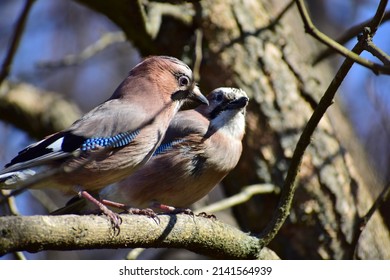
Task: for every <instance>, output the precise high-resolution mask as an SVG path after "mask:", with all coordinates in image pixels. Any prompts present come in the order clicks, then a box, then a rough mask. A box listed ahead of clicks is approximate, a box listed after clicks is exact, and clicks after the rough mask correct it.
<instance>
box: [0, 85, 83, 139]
mask: <svg viewBox="0 0 390 280" xmlns="http://www.w3.org/2000/svg"><path fill="white" fill-rule="evenodd" d="M80 115H81V112H80V110H79V109H78V107H77V106H76V105H75V104H73V103H70V102H68V101H67V100H65V99H63V98H62V97H61V96H60V95H59V94H54V93H53V92H45V91H42V90H39V89H37V88H35V87H33V86H31V85H28V84H12V83H9V82H4V83H3V84H2V85H1V87H0V119H2V120H4V121H6V122H9V123H11V124H13V125H14V126H16V127H19V128H20V129H23V130H24V131H26V132H27V133H29V134H30V135H31V136H32V137H35V138H43V137H45V136H47V135H50V134H52V133H54V132H57V131H59V130H62V129H64V128H65V127H67V126H69V125H70V124H71V123H73V122H74V121H75V120H76V119H78V118H79V117H80Z"/></svg>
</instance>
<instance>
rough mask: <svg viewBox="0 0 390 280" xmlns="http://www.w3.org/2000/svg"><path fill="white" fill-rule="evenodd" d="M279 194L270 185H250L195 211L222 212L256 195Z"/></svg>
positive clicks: (277, 189)
mask: <svg viewBox="0 0 390 280" xmlns="http://www.w3.org/2000/svg"><path fill="white" fill-rule="evenodd" d="M271 192H275V193H278V192H279V188H278V187H276V186H275V185H272V184H256V185H250V186H247V187H245V188H243V189H242V190H241V191H240V192H239V193H237V194H235V195H233V196H230V197H227V198H225V199H222V200H220V201H218V202H216V203H213V204H210V205H207V206H205V207H201V208H199V209H196V211H197V212H206V213H215V212H218V211H222V210H225V209H228V208H231V207H233V206H236V205H238V204H241V203H244V202H246V201H248V200H249V199H251V197H253V196H254V195H257V194H265V193H271Z"/></svg>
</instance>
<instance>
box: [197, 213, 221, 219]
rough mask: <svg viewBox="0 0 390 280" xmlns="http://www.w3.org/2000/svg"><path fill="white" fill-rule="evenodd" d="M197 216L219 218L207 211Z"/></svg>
mask: <svg viewBox="0 0 390 280" xmlns="http://www.w3.org/2000/svg"><path fill="white" fill-rule="evenodd" d="M196 216H197V217H203V218H207V219H212V220H216V219H217V217H216V216H215V215H214V214H207V213H206V212H200V213H199V214H197V215H196Z"/></svg>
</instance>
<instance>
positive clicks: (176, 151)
mask: <svg viewBox="0 0 390 280" xmlns="http://www.w3.org/2000/svg"><path fill="white" fill-rule="evenodd" d="M207 99H208V101H209V104H210V105H209V106H206V105H200V106H198V107H197V108H196V109H193V110H186V111H180V112H178V113H177V114H176V116H175V117H174V119H173V120H172V122H171V124H170V126H169V128H168V130H167V133H166V134H165V138H164V140H163V141H162V143H161V145H160V146H159V147H158V148H157V150H156V151H155V152H154V154H153V157H152V158H151V159H150V160H149V161H148V162H147V163H146V164H145V165H143V166H142V167H141V168H140V169H138V170H137V171H135V172H134V173H133V174H132V175H130V176H129V177H127V178H126V179H124V180H122V181H121V182H119V183H117V184H114V185H110V186H108V187H106V188H104V189H102V190H101V191H100V192H99V194H98V196H99V198H100V199H101V200H100V201H101V202H102V203H104V204H105V205H107V206H114V207H115V208H120V209H125V210H126V209H129V208H130V207H135V208H147V207H151V208H154V209H158V210H163V211H164V212H171V213H172V212H173V213H179V212H182V211H184V212H187V211H188V209H184V208H185V207H188V206H189V205H191V204H192V203H194V202H196V201H198V200H199V199H201V198H202V197H203V196H205V195H206V194H207V193H209V192H210V191H211V190H212V189H213V187H214V186H215V185H216V184H218V183H219V182H220V181H221V180H222V179H223V178H224V177H225V176H226V175H227V174H228V173H229V172H230V171H231V170H232V169H233V168H234V167H235V166H236V165H237V163H238V160H239V158H240V156H241V152H242V139H243V136H244V133H245V107H246V106H247V104H248V101H249V99H248V97H247V95H246V93H245V92H244V91H243V90H239V89H235V88H218V89H215V90H213V91H212V92H211V93H210V94H209V95H208V96H207ZM92 206H93V205H92ZM131 209H132V208H131ZM91 211H92V208H91V205H88V204H87V203H86V200H84V199H80V198H77V197H75V198H74V199H72V200H70V201H69V202H68V205H67V206H65V207H64V208H61V209H59V210H57V211H55V214H66V213H68V214H69V213H73V214H80V213H89V212H91Z"/></svg>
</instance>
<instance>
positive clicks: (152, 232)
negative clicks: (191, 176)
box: [0, 214, 270, 259]
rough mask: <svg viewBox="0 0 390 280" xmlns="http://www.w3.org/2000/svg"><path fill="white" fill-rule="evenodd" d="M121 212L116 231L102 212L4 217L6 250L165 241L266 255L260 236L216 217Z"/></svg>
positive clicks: (205, 250)
mask: <svg viewBox="0 0 390 280" xmlns="http://www.w3.org/2000/svg"><path fill="white" fill-rule="evenodd" d="M121 217H122V219H123V223H122V225H121V231H120V234H119V235H114V234H113V229H112V225H111V223H110V222H109V221H108V219H107V218H106V217H101V216H94V215H90V216H75V215H66V216H29V217H0V232H1V233H2V234H1V236H0V254H1V255H4V254H6V253H10V252H15V251H20V250H27V251H29V252H38V251H42V250H75V249H92V248H100V249H101V248H129V247H130V248H131V247H133V248H134V247H145V248H151V247H163V248H185V249H188V250H190V251H193V252H196V253H200V254H204V255H206V256H209V257H212V258H229V259H257V258H259V256H262V257H263V258H265V256H264V255H263V254H264V253H265V252H263V253H260V247H259V245H258V240H257V238H255V237H253V236H250V235H248V234H246V233H243V232H241V231H239V230H237V229H236V228H234V227H231V226H229V225H226V224H224V223H222V222H219V221H216V220H214V219H207V218H202V217H193V216H190V215H183V214H181V215H159V219H160V223H159V224H156V223H155V221H154V220H153V219H150V218H148V217H145V216H138V215H121ZM31 236H34V238H31ZM266 252H269V251H268V250H267V251H266ZM267 255H270V254H267Z"/></svg>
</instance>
